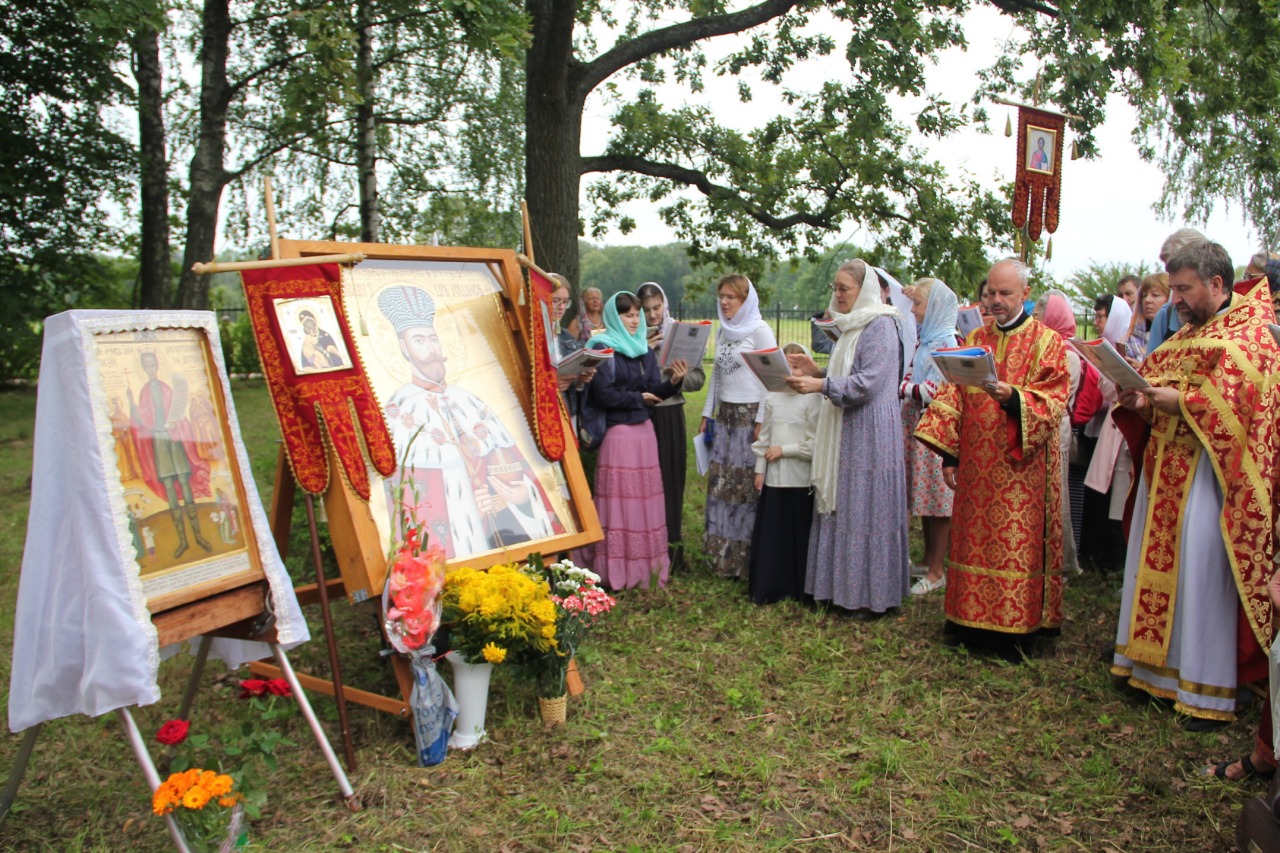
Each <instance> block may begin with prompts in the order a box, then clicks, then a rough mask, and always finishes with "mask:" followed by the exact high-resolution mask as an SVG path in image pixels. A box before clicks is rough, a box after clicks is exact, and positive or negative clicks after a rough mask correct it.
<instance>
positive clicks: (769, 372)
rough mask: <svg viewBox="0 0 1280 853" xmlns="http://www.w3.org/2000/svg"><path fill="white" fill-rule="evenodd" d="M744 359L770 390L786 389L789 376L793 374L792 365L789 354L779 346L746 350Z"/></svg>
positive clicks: (743, 355)
mask: <svg viewBox="0 0 1280 853" xmlns="http://www.w3.org/2000/svg"><path fill="white" fill-rule="evenodd" d="M742 360H743V361H744V362H745V363H746V365H747V368H748V369H749V370H750V371H751V372H752V373H754V374H755V375H756V378H757V379H759V380H760V381H761V382H763V383H764V387H765V388H767V389H769V390H770V391H786V390H787V377H788V376H790V375H791V365H790V364H788V363H787V356H786V353H784V352H783V351H782V350H780V349H778V348H777V347H772V348H770V349H758V350H753V351H751V352H744V353H743V354H742Z"/></svg>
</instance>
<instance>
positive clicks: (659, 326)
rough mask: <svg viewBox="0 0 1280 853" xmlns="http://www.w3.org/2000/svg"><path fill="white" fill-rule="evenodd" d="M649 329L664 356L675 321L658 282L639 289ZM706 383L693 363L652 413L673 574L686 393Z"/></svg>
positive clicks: (679, 556)
mask: <svg viewBox="0 0 1280 853" xmlns="http://www.w3.org/2000/svg"><path fill="white" fill-rule="evenodd" d="M636 296H638V297H640V305H641V307H642V308H643V309H644V321H645V324H646V325H647V326H648V337H649V348H650V349H652V350H653V353H654V355H656V356H659V357H660V355H661V353H662V347H663V344H665V343H666V340H667V336H668V335H669V334H671V330H672V328H674V327H675V324H676V321H675V319H674V318H673V317H672V316H671V312H670V311H669V310H668V308H667V292H666V291H665V290H663V289H662V285H660V284H658V283H657V282H653V281H647V282H645V283H644V284H642V285H640V287H639V289H637V290H636ZM706 381H707V375H706V373H704V372H703V370H702V365H701V364H690V365H689V372H688V373H686V374H685V375H684V383H683V384H682V385H681V386H680V390H679V391H676V393H674V394H672V395H671V396H670V397H668V398H667V399H665V400H662V401H661V402H658V403H654V404H653V408H652V409H651V410H650V416H651V417H652V419H653V431H654V433H656V434H657V436H658V468H659V469H660V470H661V471H662V494H663V496H664V500H665V503H666V509H667V556H669V557H670V558H671V571H673V572H674V571H677V570H678V569H679V568H680V567H681V565H683V563H684V557H683V546H682V545H681V541H680V540H681V526H682V521H683V519H682V516H683V514H684V481H685V474H686V471H687V466H688V459H689V442H688V436H687V435H686V434H685V425H684V392H685V391H698V390H700V389H701V388H702V386H703V385H704V384H705V383H706Z"/></svg>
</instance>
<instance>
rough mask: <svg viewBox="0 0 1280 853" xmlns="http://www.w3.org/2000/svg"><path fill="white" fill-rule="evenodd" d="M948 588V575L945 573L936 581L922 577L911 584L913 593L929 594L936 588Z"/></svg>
mask: <svg viewBox="0 0 1280 853" xmlns="http://www.w3.org/2000/svg"><path fill="white" fill-rule="evenodd" d="M946 588H947V576H946V575H943V576H942V577H940V578H938V579H937V580H936V581H931V580H929V579H928V578H927V577H923V578H920V579H919V580H918V581H916V582H915V583H914V584H912V586H911V594H912V595H928V594H929V593H931V592H933V591H934V590H936V589H946Z"/></svg>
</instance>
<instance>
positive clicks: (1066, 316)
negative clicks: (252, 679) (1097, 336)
mask: <svg viewBox="0 0 1280 853" xmlns="http://www.w3.org/2000/svg"><path fill="white" fill-rule="evenodd" d="M1032 316H1034V317H1035V318H1036V319H1037V320H1039V321H1040V322H1041V323H1044V324H1045V325H1046V326H1048V327H1049V328H1050V329H1053V330H1054V331H1055V332H1057V333H1058V334H1059V335H1060V336H1061V337H1062V341H1063V343H1066V342H1067V341H1069V340H1071V339H1072V338H1074V337H1075V336H1076V316H1075V314H1074V313H1073V312H1072V310H1071V301H1070V300H1069V299H1067V296H1066V294H1064V293H1062V292H1061V291H1057V290H1051V291H1049V292H1048V293H1046V294H1045V295H1044V296H1041V297H1040V298H1039V299H1038V300H1036V308H1035V311H1033V312H1032ZM1064 349H1065V350H1066V353H1067V372H1068V373H1069V374H1070V375H1071V385H1070V390H1069V391H1068V392H1067V410H1066V413H1065V414H1064V415H1063V416H1062V426H1061V427H1059V428H1058V429H1059V431H1058V447H1059V449H1060V450H1061V452H1062V571H1063V572H1064V573H1068V574H1078V573H1079V572H1080V566H1079V564H1078V563H1077V562H1076V547H1077V544H1078V543H1077V542H1076V535H1075V525H1074V524H1073V520H1072V503H1073V500H1072V491H1071V477H1070V467H1071V466H1070V461H1071V410H1072V409H1074V408H1075V405H1076V394H1077V393H1079V391H1080V373H1081V370H1082V367H1083V366H1082V365H1081V363H1080V354H1079V353H1077V352H1076V351H1075V350H1074V349H1072V348H1071V347H1065V348H1064ZM1078 487H1079V484H1077V488H1078Z"/></svg>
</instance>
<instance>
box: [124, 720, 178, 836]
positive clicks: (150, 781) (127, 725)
mask: <svg viewBox="0 0 1280 853" xmlns="http://www.w3.org/2000/svg"><path fill="white" fill-rule="evenodd" d="M116 713H117V714H118V715H119V716H120V724H121V725H123V726H124V733H125V736H126V737H128V739H129V745H130V746H131V747H133V754H134V755H135V756H136V757H137V759H138V764H140V765H142V774H143V775H144V776H146V777H147V787H148V788H150V789H151V793H153V794H154V793H155V791H156V789H157V788H159V787H160V773H159V772H158V771H157V770H156V765H155V763H154V762H153V761H152V760H151V753H150V752H149V751H148V750H147V742H146V741H145V740H143V738H142V733H141V732H139V731H138V724H137V723H135V722H134V721H133V715H132V714H130V713H129V709H128V708H117V709H116ZM164 821H165V823H166V824H168V826H169V835H170V836H171V837H172V838H173V844H174V846H175V847H177V848H178V853H191V848H190V847H188V846H187V839H186V838H184V837H183V835H182V827H180V826H178V821H177V820H176V819H175V818H174V816H173V815H172V814H167V815H165V816H164Z"/></svg>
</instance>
